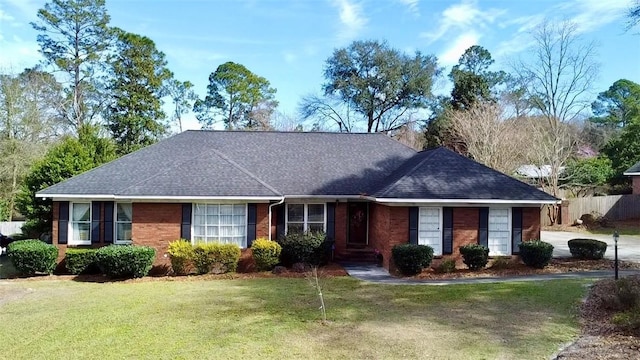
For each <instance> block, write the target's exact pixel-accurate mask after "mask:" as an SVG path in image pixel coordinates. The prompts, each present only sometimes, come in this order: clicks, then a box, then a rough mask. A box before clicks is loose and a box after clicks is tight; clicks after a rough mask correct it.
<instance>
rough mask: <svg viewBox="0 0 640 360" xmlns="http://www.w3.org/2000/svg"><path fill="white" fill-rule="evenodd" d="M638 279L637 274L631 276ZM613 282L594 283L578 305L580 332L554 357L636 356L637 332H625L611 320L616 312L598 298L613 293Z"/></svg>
mask: <svg viewBox="0 0 640 360" xmlns="http://www.w3.org/2000/svg"><path fill="white" fill-rule="evenodd" d="M631 278H632V279H635V281H637V282H640V275H636V276H633V277H631ZM613 286H615V282H614V280H612V279H604V280H600V281H598V282H596V283H595V284H594V285H593V286H592V287H591V289H590V291H589V294H588V295H587V297H586V298H585V299H584V301H583V302H582V304H581V305H580V322H581V325H582V335H581V336H580V338H579V339H578V340H576V341H575V342H574V343H573V344H571V345H569V346H568V347H567V348H565V349H563V350H562V351H561V352H560V353H559V354H558V355H557V357H556V359H566V360H583V359H598V360H600V359H603V360H604V359H607V360H609V359H611V360H613V359H638V358H640V331H635V332H631V333H629V332H624V331H621V330H619V329H618V328H616V327H615V326H614V325H613V324H612V323H611V318H612V316H613V315H614V313H615V311H613V310H610V309H607V307H606V306H603V302H602V300H601V299H603V298H607V296H608V295H609V294H610V293H612V287H613Z"/></svg>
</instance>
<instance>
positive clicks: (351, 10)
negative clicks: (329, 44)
mask: <svg viewBox="0 0 640 360" xmlns="http://www.w3.org/2000/svg"><path fill="white" fill-rule="evenodd" d="M333 6H334V7H336V8H338V16H339V18H340V25H339V31H338V38H339V39H340V40H342V41H350V40H353V39H355V38H357V37H358V35H359V34H360V33H361V32H362V30H364V27H365V26H366V25H367V22H368V20H367V18H366V17H365V16H364V15H363V11H362V5H361V4H357V3H354V2H350V1H349V0H334V1H333Z"/></svg>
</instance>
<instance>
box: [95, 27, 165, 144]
mask: <svg viewBox="0 0 640 360" xmlns="http://www.w3.org/2000/svg"><path fill="white" fill-rule="evenodd" d="M116 32H117V34H118V35H117V38H118V41H117V45H116V52H115V55H114V56H113V58H112V59H111V61H110V67H111V73H112V80H111V82H110V84H109V87H108V88H109V90H110V92H111V96H112V97H113V101H112V103H111V104H110V105H109V106H108V107H107V111H106V120H107V127H108V128H109V130H110V132H111V136H112V137H113V139H114V140H115V142H116V143H117V144H118V153H119V154H128V153H130V152H132V151H135V150H138V149H139V148H141V147H144V146H146V145H149V144H152V143H154V142H156V141H157V140H158V139H159V138H160V137H161V136H162V135H164V134H165V133H166V131H167V127H168V126H167V124H166V122H165V121H164V120H165V118H166V115H165V113H164V111H162V100H161V98H162V96H163V95H164V89H165V88H164V82H165V81H167V80H169V78H170V77H171V72H170V71H169V70H168V69H167V67H166V65H167V61H166V60H165V56H164V54H163V53H162V52H160V51H158V50H157V49H156V46H155V44H154V42H153V41H152V40H151V39H149V38H147V37H145V36H140V35H136V34H131V33H128V32H125V31H122V30H117V31H116Z"/></svg>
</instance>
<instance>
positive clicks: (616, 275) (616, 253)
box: [613, 231, 619, 280]
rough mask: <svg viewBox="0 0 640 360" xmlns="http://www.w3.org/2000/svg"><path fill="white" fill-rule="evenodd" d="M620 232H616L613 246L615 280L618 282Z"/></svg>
mask: <svg viewBox="0 0 640 360" xmlns="http://www.w3.org/2000/svg"><path fill="white" fill-rule="evenodd" d="M618 238H619V235H618V232H617V231H615V232H614V233H613V246H614V255H613V256H614V263H613V266H614V271H615V279H616V280H618Z"/></svg>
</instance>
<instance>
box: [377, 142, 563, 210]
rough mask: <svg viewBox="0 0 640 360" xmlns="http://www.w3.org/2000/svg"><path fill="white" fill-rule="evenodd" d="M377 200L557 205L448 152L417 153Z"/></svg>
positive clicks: (537, 192)
mask: <svg viewBox="0 0 640 360" xmlns="http://www.w3.org/2000/svg"><path fill="white" fill-rule="evenodd" d="M385 183H386V184H385V185H383V186H382V187H381V188H380V189H378V190H377V191H376V192H375V193H374V195H375V196H376V197H377V198H400V199H438V200H468V199H474V200H531V201H554V200H557V199H555V198H554V197H553V196H551V195H549V194H547V193H545V192H543V191H540V190H538V189H536V188H534V187H532V186H530V185H527V184H525V183H523V182H521V181H519V180H517V179H514V178H512V177H510V176H507V175H505V174H503V173H501V172H499V171H496V170H494V169H491V168H489V167H487V166H485V165H482V164H480V163H478V162H476V161H473V160H471V159H469V158H466V157H464V156H462V155H459V154H457V153H455V152H453V151H451V150H448V149H445V148H436V149H433V150H427V151H422V152H419V153H417V154H416V155H415V156H414V157H413V158H412V159H410V160H408V161H407V162H406V163H404V164H403V165H402V166H401V167H400V168H398V169H397V170H396V171H395V173H394V174H392V175H391V176H390V177H388V178H387V179H386V181H385Z"/></svg>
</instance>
